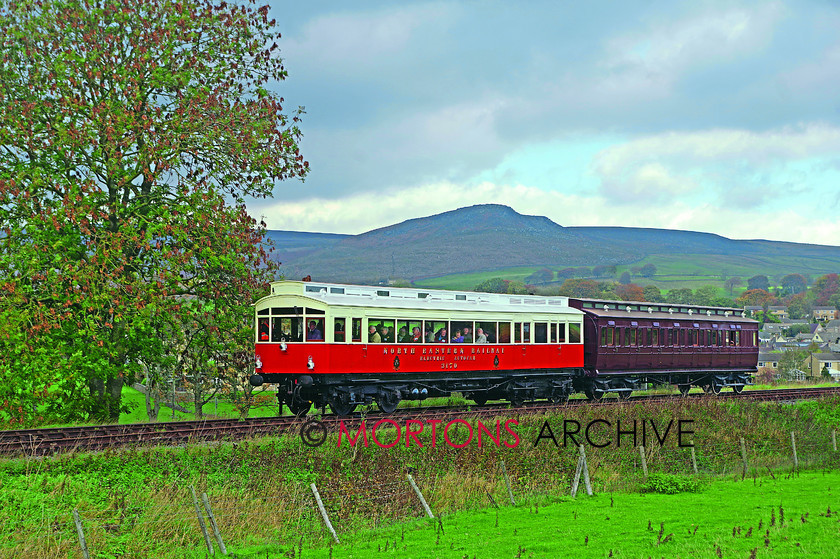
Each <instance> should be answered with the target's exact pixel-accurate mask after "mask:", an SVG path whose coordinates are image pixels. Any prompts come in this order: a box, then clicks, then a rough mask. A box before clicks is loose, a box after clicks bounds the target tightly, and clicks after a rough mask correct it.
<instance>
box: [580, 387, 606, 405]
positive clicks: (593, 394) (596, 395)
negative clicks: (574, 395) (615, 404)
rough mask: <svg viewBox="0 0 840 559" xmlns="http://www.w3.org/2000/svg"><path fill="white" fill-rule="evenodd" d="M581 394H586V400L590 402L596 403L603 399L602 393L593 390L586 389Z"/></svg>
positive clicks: (601, 391)
mask: <svg viewBox="0 0 840 559" xmlns="http://www.w3.org/2000/svg"><path fill="white" fill-rule="evenodd" d="M583 393H584V394H586V399H587V400H589V401H591V402H596V401H598V400H600V399H601V398H603V397H604V391H603V390H597V389H595V388H587V389H586V390H584V391H583Z"/></svg>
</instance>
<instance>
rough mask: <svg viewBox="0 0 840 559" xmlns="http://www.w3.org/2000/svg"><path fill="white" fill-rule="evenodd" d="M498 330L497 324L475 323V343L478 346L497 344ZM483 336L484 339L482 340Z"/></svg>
mask: <svg viewBox="0 0 840 559" xmlns="http://www.w3.org/2000/svg"><path fill="white" fill-rule="evenodd" d="M496 330H497V326H496V323H495V322H476V323H475V343H477V344H487V343H490V344H493V343H496V341H497V339H498V338H496ZM482 336H483V338H482Z"/></svg>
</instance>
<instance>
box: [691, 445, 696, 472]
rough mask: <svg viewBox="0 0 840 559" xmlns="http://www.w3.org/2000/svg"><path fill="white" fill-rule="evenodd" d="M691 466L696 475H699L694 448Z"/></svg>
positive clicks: (692, 447) (692, 448) (692, 449)
mask: <svg viewBox="0 0 840 559" xmlns="http://www.w3.org/2000/svg"><path fill="white" fill-rule="evenodd" d="M690 448H691V465H692V467H693V468H694V474H695V475H697V456H696V455H695V454H694V446H691V447H690Z"/></svg>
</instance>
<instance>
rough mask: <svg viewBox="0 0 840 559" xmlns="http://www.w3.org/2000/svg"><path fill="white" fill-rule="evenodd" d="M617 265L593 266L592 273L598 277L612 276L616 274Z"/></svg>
mask: <svg viewBox="0 0 840 559" xmlns="http://www.w3.org/2000/svg"><path fill="white" fill-rule="evenodd" d="M615 272H616V267H615V266H608V265H604V264H602V265H600V266H595V267H594V268H592V275H593V276H595V277H596V278H610V277H613V276H614V275H615Z"/></svg>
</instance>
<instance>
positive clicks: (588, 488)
mask: <svg viewBox="0 0 840 559" xmlns="http://www.w3.org/2000/svg"><path fill="white" fill-rule="evenodd" d="M579 448H580V461H581V462H582V464H583V483H584V484H585V485H586V494H587V495H589V496H590V497H591V496H592V484H591V483H590V481H589V464H587V463H586V451H584V450H583V445H580V446H579Z"/></svg>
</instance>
